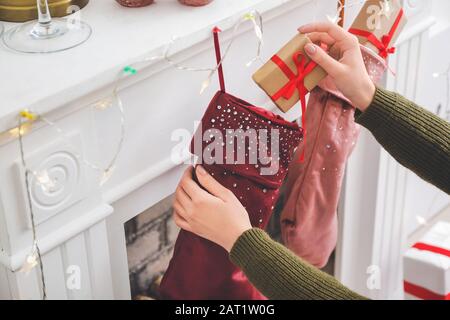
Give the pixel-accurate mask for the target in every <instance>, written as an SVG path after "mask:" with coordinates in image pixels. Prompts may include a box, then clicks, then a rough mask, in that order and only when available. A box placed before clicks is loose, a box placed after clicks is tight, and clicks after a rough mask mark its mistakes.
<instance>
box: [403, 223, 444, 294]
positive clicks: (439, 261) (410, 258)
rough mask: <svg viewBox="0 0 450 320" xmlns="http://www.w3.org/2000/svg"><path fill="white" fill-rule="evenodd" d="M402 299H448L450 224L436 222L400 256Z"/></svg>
mask: <svg viewBox="0 0 450 320" xmlns="http://www.w3.org/2000/svg"><path fill="white" fill-rule="evenodd" d="M403 268H404V288H405V299H407V300H417V299H421V300H450V223H447V222H439V223H437V224H436V225H435V226H433V228H432V229H431V230H430V231H429V232H428V233H427V234H426V235H425V236H424V237H423V238H422V239H421V240H420V241H419V242H418V243H416V244H414V245H413V247H412V248H411V249H409V250H408V251H407V252H406V253H405V255H404V257H403Z"/></svg>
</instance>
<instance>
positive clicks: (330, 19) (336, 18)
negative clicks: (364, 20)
mask: <svg viewBox="0 0 450 320" xmlns="http://www.w3.org/2000/svg"><path fill="white" fill-rule="evenodd" d="M327 20H328V21H330V22H331V23H333V24H338V23H339V21H341V20H342V18H341V17H340V15H339V14H337V15H335V16H334V17H331V16H329V15H328V14H327Z"/></svg>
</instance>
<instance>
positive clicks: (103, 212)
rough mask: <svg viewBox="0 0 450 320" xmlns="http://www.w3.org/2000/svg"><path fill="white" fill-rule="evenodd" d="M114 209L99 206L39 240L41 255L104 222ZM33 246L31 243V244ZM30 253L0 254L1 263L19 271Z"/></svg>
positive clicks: (23, 251)
mask: <svg viewBox="0 0 450 320" xmlns="http://www.w3.org/2000/svg"><path fill="white" fill-rule="evenodd" d="M113 211H114V209H113V208H112V207H111V206H110V205H107V204H103V205H100V206H98V207H97V208H95V209H93V210H90V211H87V212H85V213H83V215H82V216H81V217H80V218H79V219H77V220H75V221H72V222H71V223H68V224H65V225H63V226H61V227H60V228H59V229H57V230H55V231H53V232H51V233H49V234H47V235H45V236H43V237H41V238H39V239H38V243H39V247H40V249H41V253H42V254H43V255H45V254H46V253H47V252H49V251H51V250H53V249H54V248H56V247H58V246H60V245H61V244H63V243H65V242H66V241H67V240H69V239H71V238H73V237H74V236H76V235H77V234H80V233H81V232H83V231H84V230H87V229H89V228H90V227H92V226H93V225H95V224H96V223H98V222H100V221H102V220H104V219H105V218H106V217H108V215H110V214H111V213H113ZM30 246H31V243H30ZM28 253H30V250H29V248H27V249H24V250H21V251H19V252H17V253H15V254H14V255H12V256H8V255H6V254H5V253H3V252H1V253H0V263H1V264H3V265H4V266H5V267H7V268H8V269H9V270H10V271H17V270H18V269H20V267H21V266H22V264H23V262H24V261H25V257H26V255H27V254H28Z"/></svg>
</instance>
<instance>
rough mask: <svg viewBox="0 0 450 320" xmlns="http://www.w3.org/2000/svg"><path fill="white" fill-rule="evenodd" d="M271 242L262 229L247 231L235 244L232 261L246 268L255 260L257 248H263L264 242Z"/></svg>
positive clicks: (231, 254)
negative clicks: (251, 260)
mask: <svg viewBox="0 0 450 320" xmlns="http://www.w3.org/2000/svg"><path fill="white" fill-rule="evenodd" d="M267 241H270V238H269V235H268V234H267V233H265V232H264V231H263V230H261V229H257V228H253V229H250V230H247V231H245V232H244V233H243V234H242V235H241V236H240V237H239V238H238V239H237V240H236V242H235V243H234V245H233V248H232V249H231V251H230V259H231V261H232V262H233V263H234V264H235V265H237V266H239V267H241V268H245V266H246V265H247V263H248V262H249V261H250V259H253V256H254V252H255V248H261V247H264V246H261V244H263V243H264V242H267Z"/></svg>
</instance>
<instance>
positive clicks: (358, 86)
mask: <svg viewBox="0 0 450 320" xmlns="http://www.w3.org/2000/svg"><path fill="white" fill-rule="evenodd" d="M299 31H300V32H301V33H305V34H307V35H308V37H309V38H310V39H311V41H312V42H313V43H314V44H308V45H306V46H305V51H306V53H307V54H308V56H309V57H310V58H311V59H312V60H314V61H315V62H317V64H319V65H320V66H321V67H322V68H323V69H324V70H325V71H326V72H327V73H328V74H329V75H330V76H331V77H332V78H333V79H334V81H335V83H336V86H337V88H338V89H339V90H340V91H341V92H342V93H343V94H344V95H345V96H346V97H347V98H348V99H349V100H350V101H351V102H352V103H353V105H354V106H355V107H357V108H358V109H360V110H361V111H364V110H366V109H367V107H368V106H369V105H370V104H371V103H372V100H373V97H374V95H375V90H376V89H375V85H374V83H373V82H372V80H371V79H370V77H369V75H368V73H367V70H366V67H365V65H364V60H363V57H362V54H361V49H360V47H359V42H358V38H357V37H356V36H354V35H352V34H350V33H348V32H347V31H345V30H344V29H342V28H341V27H339V26H337V25H335V24H333V23H327V22H318V23H312V24H308V25H305V26H303V27H301V28H299ZM320 43H325V44H326V45H328V48H329V49H330V50H329V51H330V55H329V54H327V53H326V52H325V51H324V50H323V49H322V48H321V47H320V46H319V45H317V44H320Z"/></svg>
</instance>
